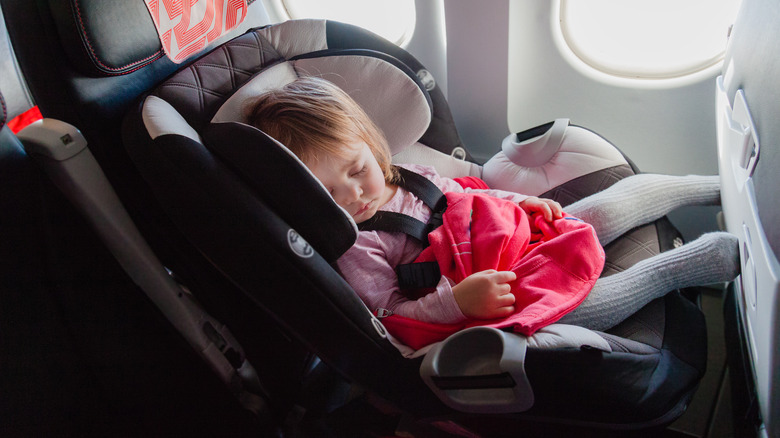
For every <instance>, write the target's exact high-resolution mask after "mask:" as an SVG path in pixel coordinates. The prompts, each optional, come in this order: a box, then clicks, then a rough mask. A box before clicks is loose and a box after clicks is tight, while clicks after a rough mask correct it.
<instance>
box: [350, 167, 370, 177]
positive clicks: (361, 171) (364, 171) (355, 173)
mask: <svg viewBox="0 0 780 438" xmlns="http://www.w3.org/2000/svg"><path fill="white" fill-rule="evenodd" d="M367 170H368V166H365V165H364V166H363V167H362V168H361V169H360V170H358V171H357V172H354V173H353V174H352V176H360V175H363V174H364V173H366V171H367Z"/></svg>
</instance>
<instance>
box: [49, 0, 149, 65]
mask: <svg viewBox="0 0 780 438" xmlns="http://www.w3.org/2000/svg"><path fill="white" fill-rule="evenodd" d="M49 5H50V7H51V8H52V18H53V20H54V22H55V23H54V24H55V28H56V31H57V33H58V34H59V37H60V39H61V40H62V42H63V44H62V46H63V47H64V49H65V52H66V54H67V56H68V58H69V59H70V62H71V64H72V65H73V66H74V67H75V68H76V69H77V70H79V71H81V72H83V73H86V74H89V75H94V76H114V75H121V74H126V73H130V72H132V71H135V70H138V69H139V68H141V67H143V66H145V65H148V64H151V63H152V62H154V61H155V60H157V59H159V58H161V57H163V56H164V53H163V50H162V45H161V44H160V39H159V37H158V35H157V31H156V30H155V27H154V22H153V21H152V17H151V16H150V15H149V11H148V9H147V8H146V5H145V4H144V2H142V1H133V2H105V1H102V0H78V1H75V0H74V1H68V2H49Z"/></svg>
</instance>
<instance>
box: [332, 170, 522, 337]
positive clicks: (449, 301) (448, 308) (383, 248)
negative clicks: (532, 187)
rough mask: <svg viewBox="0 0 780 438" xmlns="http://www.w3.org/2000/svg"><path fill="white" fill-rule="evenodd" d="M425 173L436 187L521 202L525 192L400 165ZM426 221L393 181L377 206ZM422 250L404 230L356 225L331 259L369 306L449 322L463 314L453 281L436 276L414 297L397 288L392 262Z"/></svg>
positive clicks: (418, 204) (424, 211)
mask: <svg viewBox="0 0 780 438" xmlns="http://www.w3.org/2000/svg"><path fill="white" fill-rule="evenodd" d="M403 167H405V168H407V169H409V170H411V171H413V172H416V173H419V174H420V175H423V176H425V177H426V178H428V179H429V180H431V181H432V182H433V183H434V184H436V186H437V187H439V189H441V191H442V192H444V193H447V192H460V193H463V192H475V193H486V194H489V195H491V196H494V197H496V198H502V199H508V200H510V201H513V202H521V201H523V200H524V199H526V198H528V196H525V195H520V194H517V193H512V192H505V191H501V190H476V189H469V188H465V189H464V188H463V187H461V185H460V184H458V183H457V182H456V181H454V180H452V179H449V178H445V177H442V176H440V175H439V174H438V173H436V171H435V170H434V169H433V168H432V167H428V166H420V165H403ZM380 210H383V211H392V212H398V213H403V214H405V215H408V216H412V217H414V218H415V219H418V220H421V221H423V222H428V219H429V217H430V215H431V210H430V209H429V208H428V207H427V206H426V205H425V204H424V203H423V202H422V201H421V200H419V199H418V198H417V197H416V196H415V195H414V194H412V193H410V192H408V191H406V190H404V189H403V188H401V187H399V188H398V190H397V191H396V193H395V195H394V196H393V197H392V198H391V199H390V200H389V201H388V202H387V203H386V204H385V205H384V206H382V207H381V208H380ZM422 250H423V246H422V244H421V243H420V242H419V241H418V240H417V239H415V238H413V237H410V236H408V235H406V234H404V233H390V232H386V231H360V232H358V237H357V241H356V242H355V244H354V245H352V247H351V248H350V249H349V250H347V252H346V253H344V255H342V256H341V257H340V258H339V259H338V261H337V262H336V264H337V266H338V268H339V271H340V272H341V275H342V276H343V277H344V279H345V280H346V281H347V282H348V283H349V284H350V285H351V286H352V288H353V289H354V290H355V292H357V294H358V295H359V296H360V298H361V299H362V300H363V302H365V303H366V305H367V306H368V308H369V309H371V310H372V311H374V310H376V309H386V310H390V311H392V312H393V313H395V314H398V315H401V316H405V317H408V318H413V319H416V320H419V321H424V322H431V323H439V324H452V323H458V322H462V321H464V320H466V317H465V316H464V315H463V312H461V310H460V307H458V304H457V303H456V302H455V297H454V295H453V294H452V286H453V285H454V283H453V282H452V281H451V280H450V279H448V278H446V277H442V278H441V280H439V283H438V285H437V286H436V288H435V290H434V291H433V292H431V293H429V294H427V295H425V296H424V297H422V298H419V299H417V300H410V299H408V298H406V297H405V296H404V295H403V294H402V293H401V292H400V291H399V288H398V277H397V276H396V273H395V268H396V266H398V265H400V264H405V263H412V262H414V261H415V260H416V259H417V257H418V256H419V255H420V253H421V252H422Z"/></svg>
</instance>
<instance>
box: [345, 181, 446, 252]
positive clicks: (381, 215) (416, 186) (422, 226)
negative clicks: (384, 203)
mask: <svg viewBox="0 0 780 438" xmlns="http://www.w3.org/2000/svg"><path fill="white" fill-rule="evenodd" d="M397 169H398V172H399V173H400V174H401V180H400V181H399V183H398V185H399V186H401V187H403V188H404V189H405V190H407V191H409V192H411V193H412V194H414V195H415V196H417V198H418V199H420V200H421V201H422V202H423V203H424V204H425V205H427V206H428V208H430V209H431V218H430V219H429V220H428V223H424V222H422V221H420V220H418V219H415V218H413V217H411V216H407V215H405V214H402V213H395V212H390V211H378V212H376V214H375V215H374V217H372V218H371V219H369V220H367V221H365V222H361V223H359V224H358V229H359V230H360V231H371V230H374V231H388V232H394V233H405V234H408V235H409V236H412V237H414V238H415V239H417V240H419V241H420V242H422V244H423V245H424V246H428V233H430V232H431V231H433V230H435V229H436V228H438V227H439V226H441V224H442V215H443V214H444V211H445V210H446V209H447V197H446V196H444V193H442V191H441V190H439V188H438V187H436V184H434V183H432V182H431V181H430V180H429V179H428V178H426V177H424V176H422V175H419V174H417V173H414V172H412V171H410V170H407V169H404V168H403V167H398V168H397Z"/></svg>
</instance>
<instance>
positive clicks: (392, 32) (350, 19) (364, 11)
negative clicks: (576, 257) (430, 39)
mask: <svg viewBox="0 0 780 438" xmlns="http://www.w3.org/2000/svg"><path fill="white" fill-rule="evenodd" d="M283 4H284V7H285V9H286V10H287V13H288V14H289V15H290V18H324V19H327V20H335V21H341V22H344V23H349V24H354V25H357V26H360V27H363V28H366V29H368V30H370V31H371V32H374V33H376V34H378V35H380V36H382V37H384V38H385V39H387V40H389V41H392V42H394V43H396V44H398V45H404V44H405V43H407V42H408V40H409V39H410V38H411V36H412V32H413V31H414V23H415V11H414V0H283Z"/></svg>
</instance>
